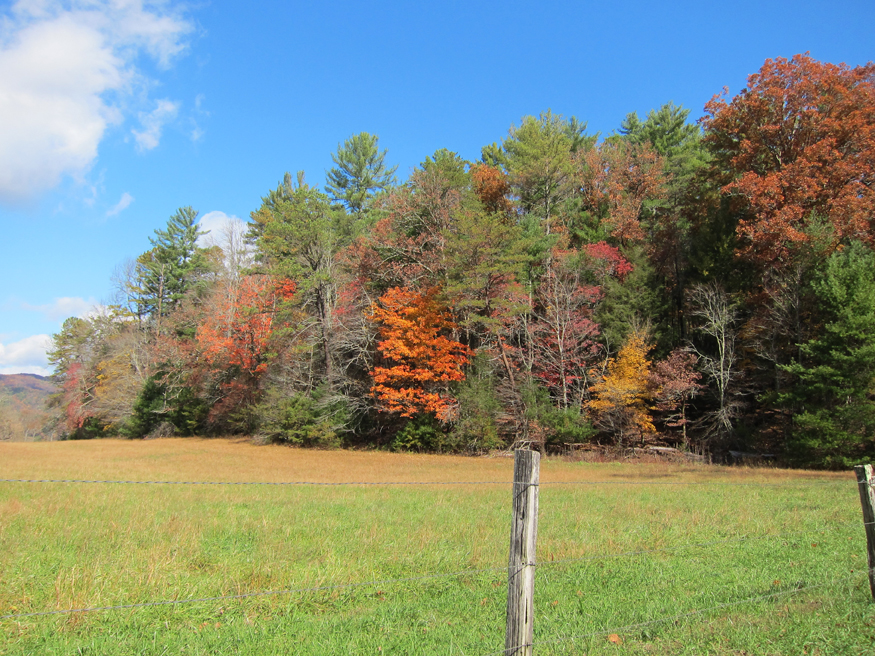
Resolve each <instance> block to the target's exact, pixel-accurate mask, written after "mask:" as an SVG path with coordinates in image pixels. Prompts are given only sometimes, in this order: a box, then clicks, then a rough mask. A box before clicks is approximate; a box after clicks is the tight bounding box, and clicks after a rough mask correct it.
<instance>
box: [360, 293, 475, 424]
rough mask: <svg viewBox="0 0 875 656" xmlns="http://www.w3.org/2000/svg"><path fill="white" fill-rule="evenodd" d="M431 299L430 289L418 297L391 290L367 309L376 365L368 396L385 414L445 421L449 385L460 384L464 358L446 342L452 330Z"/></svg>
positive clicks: (464, 354) (434, 296)
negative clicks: (376, 333)
mask: <svg viewBox="0 0 875 656" xmlns="http://www.w3.org/2000/svg"><path fill="white" fill-rule="evenodd" d="M437 294H438V290H437V289H436V288H432V289H431V290H429V291H427V292H426V293H424V294H420V293H418V292H416V291H413V290H411V289H408V288H406V287H401V288H399V287H393V288H392V289H390V290H388V291H387V292H386V293H385V294H383V295H382V296H381V297H380V300H379V302H378V303H376V304H375V305H374V306H373V309H372V314H371V316H372V318H373V320H374V321H375V322H378V323H379V326H380V328H379V330H380V341H379V342H378V343H377V350H378V352H379V354H380V358H381V360H382V361H381V362H379V363H378V364H377V366H375V367H374V368H373V370H372V372H371V377H372V378H373V381H374V385H373V387H372V388H371V391H372V393H373V394H374V397H375V398H376V399H377V403H378V404H379V407H380V408H381V409H382V410H384V411H386V412H392V413H398V414H399V415H400V416H402V417H414V416H415V415H417V414H418V413H431V414H432V415H434V416H435V417H437V418H438V419H441V420H448V419H450V418H451V415H452V413H453V408H454V400H453V398H452V395H451V394H450V393H449V385H450V383H452V382H456V381H462V380H464V379H465V374H464V366H465V365H466V364H467V362H468V357H469V354H468V349H467V348H466V347H465V346H464V345H463V344H460V343H459V342H457V341H456V340H454V339H453V338H452V337H451V335H452V333H453V331H455V330H456V329H457V326H456V324H455V322H454V321H453V320H452V318H451V317H450V315H449V312H448V311H447V309H446V307H444V306H443V304H442V303H441V302H440V301H439V300H438V295H437Z"/></svg>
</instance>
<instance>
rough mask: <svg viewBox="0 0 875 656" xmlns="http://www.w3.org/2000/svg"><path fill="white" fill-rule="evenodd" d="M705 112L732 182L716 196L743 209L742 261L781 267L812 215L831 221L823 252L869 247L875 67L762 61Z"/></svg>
mask: <svg viewBox="0 0 875 656" xmlns="http://www.w3.org/2000/svg"><path fill="white" fill-rule="evenodd" d="M724 94H725V90H724ZM705 111H706V112H707V114H708V115H707V116H706V117H705V118H703V119H702V124H703V126H704V128H705V131H706V136H705V140H706V142H707V143H708V144H709V145H710V147H711V149H712V151H713V152H714V153H715V154H716V155H717V161H718V163H719V164H720V165H721V166H723V167H724V169H725V170H726V172H727V173H728V174H729V175H730V176H731V178H732V179H731V180H730V181H728V183H727V184H725V185H724V187H723V191H724V193H728V194H735V195H740V196H742V197H743V198H744V199H746V201H747V203H748V206H749V211H748V213H747V214H746V216H744V218H742V220H741V221H740V222H739V224H738V229H737V232H738V236H739V237H740V238H741V252H742V254H744V255H746V256H748V257H750V258H751V259H753V260H755V261H758V262H761V263H763V264H772V263H778V262H780V261H786V259H787V256H788V254H789V252H790V251H791V250H792V248H793V247H794V245H798V244H800V243H802V242H806V241H809V239H810V235H809V234H808V232H807V231H806V224H807V222H808V221H810V220H811V219H812V217H819V218H821V219H825V220H826V221H827V223H828V224H829V227H830V228H831V230H832V233H833V234H832V243H831V244H828V245H829V246H834V245H835V244H836V243H838V241H839V240H841V239H842V238H858V239H862V240H864V241H865V242H867V243H870V244H871V243H872V241H873V227H875V64H873V63H871V62H870V63H869V64H867V65H865V66H858V67H855V68H849V67H848V66H846V65H845V64H837V65H836V64H828V63H821V62H818V61H816V60H814V59H812V58H811V57H810V56H808V55H807V54H804V55H796V56H795V57H793V58H792V59H790V60H787V59H784V58H780V57H779V58H776V59H774V60H772V59H769V60H766V62H765V64H764V65H763V67H762V68H761V69H760V71H759V72H758V73H755V74H753V75H751V76H750V77H749V78H748V81H747V88H745V89H743V90H742V91H741V92H740V93H739V94H738V95H737V96H735V97H734V98H733V99H732V100H731V101H729V102H727V101H726V99H725V97H724V96H722V95H718V96H715V97H714V98H713V99H712V100H711V101H710V102H709V103H708V104H707V105H706V106H705Z"/></svg>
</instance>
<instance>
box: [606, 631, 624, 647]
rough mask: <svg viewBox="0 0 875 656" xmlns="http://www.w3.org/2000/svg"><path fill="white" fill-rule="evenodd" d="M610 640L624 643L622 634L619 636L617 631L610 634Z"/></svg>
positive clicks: (617, 643)
mask: <svg viewBox="0 0 875 656" xmlns="http://www.w3.org/2000/svg"><path fill="white" fill-rule="evenodd" d="M608 642H612V643H614V644H615V645H622V644H623V639H622V638H621V637H620V636H618V635H617V634H616V633H612V634H611V635H609V636H608Z"/></svg>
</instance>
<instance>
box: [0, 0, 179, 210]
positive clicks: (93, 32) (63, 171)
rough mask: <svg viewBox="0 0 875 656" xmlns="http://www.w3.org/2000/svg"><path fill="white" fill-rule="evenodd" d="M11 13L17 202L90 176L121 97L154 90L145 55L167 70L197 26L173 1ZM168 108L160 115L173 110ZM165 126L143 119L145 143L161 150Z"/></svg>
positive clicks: (20, 5)
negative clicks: (142, 65)
mask: <svg viewBox="0 0 875 656" xmlns="http://www.w3.org/2000/svg"><path fill="white" fill-rule="evenodd" d="M7 7H8V8H6V9H2V10H0V35H2V36H0V71H3V74H2V76H0V125H2V126H3V129H2V130H0V201H4V202H9V203H15V202H21V201H24V200H27V199H28V198H32V197H33V196H35V195H36V194H38V193H40V192H41V191H44V190H46V189H50V188H52V187H54V186H55V185H57V184H58V182H60V180H61V178H62V177H64V176H72V177H74V178H78V179H82V178H83V177H84V175H85V174H86V173H87V172H88V171H89V169H90V168H91V166H92V164H93V163H94V161H95V159H96V158H97V150H98V145H99V144H100V141H101V140H102V139H103V136H104V133H105V132H106V130H107V128H108V126H110V125H112V124H118V123H121V122H122V121H123V120H124V119H125V117H126V114H127V112H128V110H127V109H126V108H125V107H126V103H125V102H121V99H122V98H128V99H130V98H134V97H136V96H135V93H134V92H136V91H138V90H142V89H145V88H147V87H148V86H149V83H150V80H148V79H147V78H146V76H145V75H143V73H142V72H141V71H140V70H139V69H138V68H137V66H136V62H137V60H138V58H139V57H140V56H141V55H142V54H143V53H147V54H148V55H150V56H151V57H152V58H153V59H154V60H155V61H156V62H157V63H158V64H159V66H162V67H167V66H169V64H170V62H171V61H172V59H173V58H174V57H175V56H177V55H179V54H180V53H181V52H182V51H183V50H184V49H185V47H186V41H185V37H186V35H187V34H188V33H189V32H190V31H191V30H192V25H191V24H190V22H188V21H187V20H185V19H184V18H183V17H182V15H181V13H180V12H179V11H178V10H176V9H174V8H173V7H172V6H171V5H170V4H169V3H166V2H156V3H152V2H147V0H17V1H16V2H14V3H12V5H11V7H10V6H8V5H7ZM162 103H164V104H162ZM166 103H170V101H166V100H165V101H159V107H157V108H156V111H158V110H161V109H162V108H163V110H164V111H165V112H166V111H167V109H168V105H167V104H166ZM170 104H171V105H172V104H173V103H170ZM152 114H154V112H152ZM150 115H151V114H150ZM157 116H158V117H159V119H160V117H161V116H162V115H161V113H160V111H159V114H158V115H157ZM161 125H163V123H162V124H159V125H158V127H157V128H156V127H154V125H147V124H146V123H144V131H143V135H144V136H143V137H142V141H141V139H140V138H138V140H137V142H138V145H139V147H141V148H149V147H154V146H150V145H149V144H151V143H153V142H154V143H155V144H157V138H158V137H159V136H160V128H161ZM155 130H157V132H155ZM155 135H157V136H155Z"/></svg>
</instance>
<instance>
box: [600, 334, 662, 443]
mask: <svg viewBox="0 0 875 656" xmlns="http://www.w3.org/2000/svg"><path fill="white" fill-rule="evenodd" d="M650 350H651V347H650V346H648V345H647V343H646V342H645V341H644V337H643V336H642V335H641V334H639V333H633V334H632V335H631V336H630V337H629V341H628V342H627V343H626V345H625V346H624V347H623V348H622V349H620V352H619V353H618V354H617V357H616V358H611V359H609V360H608V367H607V369H608V370H607V374H606V375H605V377H604V379H603V380H602V381H601V382H600V383H597V384H595V385H593V386H592V392H593V394H594V395H595V398H594V399H592V400H591V401H589V403H588V404H587V407H588V408H589V410H590V412H591V413H593V416H594V419H595V422H596V424H597V425H599V426H601V427H602V428H604V429H607V430H610V431H611V432H614V433H616V434H617V435H618V436H619V441H620V442H621V443H622V442H623V441H625V440H626V439H628V438H630V437H636V438H640V437H641V436H643V435H644V434H647V433H653V432H654V431H655V428H654V426H653V420H652V419H651V416H650V410H651V407H650V404H651V402H652V399H653V389H652V386H651V382H650V367H651V362H650V360H649V359H648V357H647V355H648V353H649V351H650Z"/></svg>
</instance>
